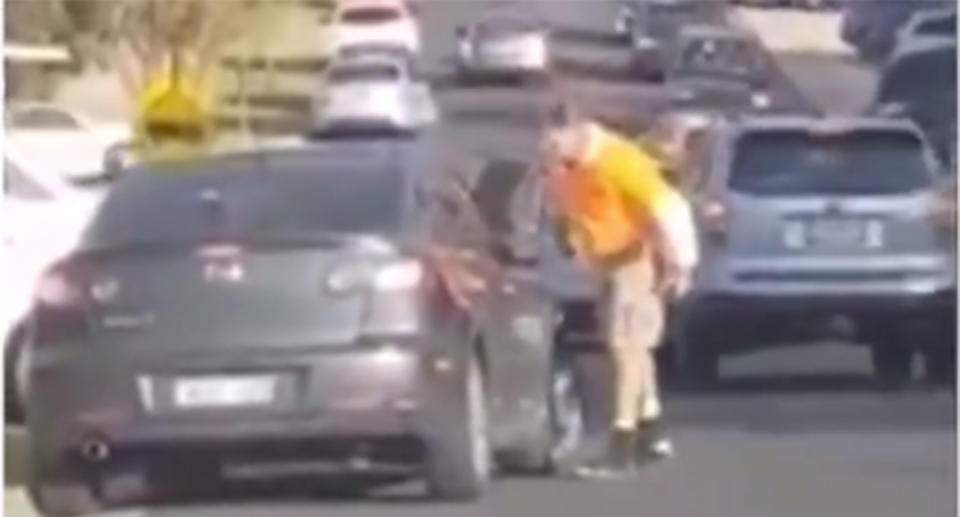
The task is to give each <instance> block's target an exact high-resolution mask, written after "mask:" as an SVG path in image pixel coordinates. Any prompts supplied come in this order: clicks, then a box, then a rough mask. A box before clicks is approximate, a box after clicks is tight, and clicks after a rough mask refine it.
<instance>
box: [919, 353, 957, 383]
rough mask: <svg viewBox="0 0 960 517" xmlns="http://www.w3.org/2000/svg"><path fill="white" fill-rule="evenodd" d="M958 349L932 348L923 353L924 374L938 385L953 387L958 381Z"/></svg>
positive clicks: (928, 379)
mask: <svg viewBox="0 0 960 517" xmlns="http://www.w3.org/2000/svg"><path fill="white" fill-rule="evenodd" d="M956 363H957V350H956V348H948V347H942V348H939V347H938V348H930V349H927V350H924V352H923V373H924V376H925V377H926V380H927V381H929V382H931V383H933V384H936V385H952V384H953V383H954V382H956V380H957V364H956Z"/></svg>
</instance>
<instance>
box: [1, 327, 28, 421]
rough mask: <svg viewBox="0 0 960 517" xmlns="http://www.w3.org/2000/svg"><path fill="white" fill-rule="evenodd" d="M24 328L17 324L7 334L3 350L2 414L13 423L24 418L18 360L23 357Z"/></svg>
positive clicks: (24, 343) (20, 373)
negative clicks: (4, 394)
mask: <svg viewBox="0 0 960 517" xmlns="http://www.w3.org/2000/svg"><path fill="white" fill-rule="evenodd" d="M26 337H27V336H26V330H25V329H24V327H23V326H22V325H17V326H16V327H14V329H13V330H12V331H11V332H10V335H9V336H7V340H6V344H5V345H4V351H3V355H4V358H3V368H4V376H5V377H4V388H3V389H4V392H5V393H6V394H7V395H6V398H5V399H4V415H5V419H6V422H7V423H8V424H9V423H13V424H22V423H23V422H24V419H25V418H26V407H25V405H24V395H25V394H24V393H23V390H22V386H23V384H24V383H23V382H22V381H23V379H22V377H23V375H24V372H23V371H22V370H21V367H22V365H21V364H20V360H21V358H22V357H23V352H24V347H26V344H27V340H26Z"/></svg>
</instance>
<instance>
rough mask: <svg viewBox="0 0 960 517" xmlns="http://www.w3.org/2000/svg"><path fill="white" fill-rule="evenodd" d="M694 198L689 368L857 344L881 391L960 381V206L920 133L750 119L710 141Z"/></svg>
mask: <svg viewBox="0 0 960 517" xmlns="http://www.w3.org/2000/svg"><path fill="white" fill-rule="evenodd" d="M704 145H705V146H706V147H705V151H704V153H703V157H702V166H701V167H699V169H700V170H702V171H703V172H702V173H701V174H700V177H699V178H698V179H697V180H696V185H695V186H694V189H693V190H694V193H693V198H694V203H695V206H696V207H697V213H698V218H699V226H700V233H701V246H702V262H701V267H700V269H699V271H698V273H697V277H696V280H695V285H694V290H693V292H692V294H691V296H690V297H689V299H688V300H687V301H686V303H685V306H684V308H683V310H682V311H681V317H680V321H679V323H680V325H679V326H678V329H677V330H678V336H677V337H678V339H677V345H676V347H677V348H676V351H677V354H676V359H678V360H679V361H680V365H681V366H682V367H683V368H685V369H686V370H687V372H688V373H691V374H693V375H694V376H695V377H696V378H697V379H699V380H700V381H713V380H715V379H716V377H717V375H718V361H719V357H720V356H721V355H722V354H727V353H737V352H748V351H751V350H756V349H757V348H760V347H766V346H770V345H771V344H790V343H791V342H793V343H796V342H798V341H800V340H801V339H816V338H827V337H848V338H851V340H852V341H855V342H859V343H863V344H866V345H868V346H869V347H870V349H871V351H872V359H873V364H874V368H875V371H876V372H877V374H878V376H879V377H880V379H881V380H883V381H885V382H888V383H891V384H892V385H897V384H901V383H904V382H906V381H907V380H908V379H909V377H910V372H911V369H910V365H911V360H912V358H913V354H914V353H915V352H919V353H921V354H923V356H924V358H925V360H926V371H927V374H928V376H931V377H934V378H938V379H940V380H948V379H949V378H950V376H951V375H952V373H953V371H954V360H953V357H955V349H956V343H955V337H954V321H955V311H956V309H955V306H956V303H955V299H954V296H955V294H954V293H955V292H956V269H957V256H956V252H955V235H956V229H955V224H956V223H955V217H956V208H955V207H956V204H955V203H956V197H955V195H953V196H951V195H952V194H953V192H952V190H951V187H950V186H949V183H945V182H943V183H942V182H941V180H939V178H940V177H942V176H941V175H940V174H938V170H939V167H940V166H939V164H938V163H937V162H936V160H935V158H934V156H933V153H932V152H931V150H930V148H929V146H928V145H927V143H926V142H925V141H924V139H923V137H922V135H921V133H920V131H919V130H918V129H917V128H916V127H915V126H914V125H912V124H911V123H910V122H907V121H904V120H891V119H867V118H858V119H817V118H807V117H803V118H801V117H773V116H766V117H745V118H742V119H739V120H727V121H723V122H720V123H718V124H717V125H715V126H714V127H713V128H711V130H710V131H709V132H708V133H707V135H706V141H705V143H704Z"/></svg>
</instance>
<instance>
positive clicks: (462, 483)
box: [426, 357, 492, 501]
mask: <svg viewBox="0 0 960 517" xmlns="http://www.w3.org/2000/svg"><path fill="white" fill-rule="evenodd" d="M464 383H465V387H464V388H465V392H466V393H465V395H466V396H465V402H466V405H465V407H464V408H463V409H464V413H463V414H462V415H461V418H460V421H459V422H456V423H454V424H453V425H452V426H451V427H450V430H449V431H448V432H447V433H446V435H445V436H442V437H440V438H438V439H436V440H435V441H434V443H432V444H430V447H429V449H430V450H429V452H428V458H427V474H426V477H427V491H428V492H429V494H430V495H431V496H433V497H435V498H437V499H442V500H453V501H468V500H473V499H476V498H477V497H479V496H480V494H481V493H483V491H484V489H485V488H486V486H487V484H488V483H489V481H490V472H491V470H492V461H491V450H490V440H489V432H488V428H487V396H486V390H485V389H484V379H483V373H482V372H481V371H480V365H479V363H478V361H477V360H476V358H473V357H472V358H470V360H469V361H467V364H466V372H465V375H464Z"/></svg>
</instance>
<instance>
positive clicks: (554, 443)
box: [549, 357, 586, 470]
mask: <svg viewBox="0 0 960 517" xmlns="http://www.w3.org/2000/svg"><path fill="white" fill-rule="evenodd" d="M549 397H550V400H549V403H550V404H549V415H550V434H551V443H550V464H551V467H552V468H553V469H554V470H562V469H564V468H566V467H567V466H568V465H570V464H571V463H572V462H573V461H574V460H575V457H576V456H577V454H578V453H579V452H580V450H581V448H582V445H583V440H584V436H585V428H586V426H585V419H584V405H585V404H584V400H583V393H582V391H581V390H580V386H579V383H578V382H577V375H576V371H575V369H574V365H573V361H571V359H570V358H568V357H558V358H557V359H556V360H555V362H554V365H553V367H552V368H551V372H550V392H549Z"/></svg>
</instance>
